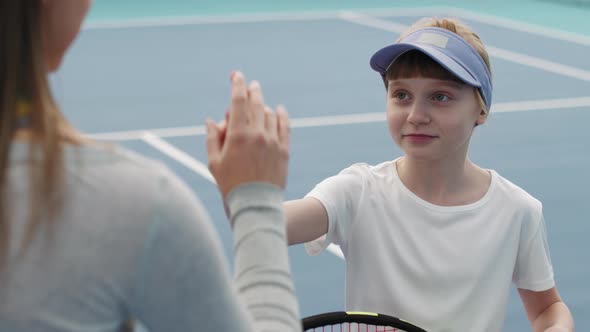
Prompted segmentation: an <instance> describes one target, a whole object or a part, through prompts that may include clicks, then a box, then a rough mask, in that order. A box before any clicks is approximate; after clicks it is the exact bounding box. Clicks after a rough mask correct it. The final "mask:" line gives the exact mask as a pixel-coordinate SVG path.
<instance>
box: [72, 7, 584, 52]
mask: <svg viewBox="0 0 590 332" xmlns="http://www.w3.org/2000/svg"><path fill="white" fill-rule="evenodd" d="M342 12H343V11H341V10H336V11H313V12H299V13H287V12H283V13H281V12H278V13H277V12H275V13H269V14H236V15H223V16H221V15H209V16H196V15H195V16H173V17H159V18H144V19H131V20H97V21H88V22H86V23H85V24H84V29H85V30H103V29H125V28H149V27H166V26H186V25H199V24H231V23H256V22H289V21H312V20H330V19H338V18H339V17H340V15H341V14H342ZM355 12H358V13H364V14H367V15H371V16H375V17H409V16H427V15H441V14H446V15H452V16H458V17H462V18H466V19H469V20H472V21H477V22H481V23H485V24H490V25H495V26H498V27H502V28H509V29H512V30H515V31H520V32H525V33H529V34H534V35H539V36H542V37H547V38H553V39H558V40H563V41H568V42H572V43H576V44H580V45H585V46H590V36H587V35H583V34H579V33H575V32H569V31H564V30H559V29H555V28H548V27H545V26H542V25H537V24H532V23H525V22H521V21H517V20H512V19H509V18H505V17H500V16H495V15H488V14H481V13H477V12H475V11H471V10H466V9H462V8H456V7H438V6H433V7H408V8H377V9H363V10H355Z"/></svg>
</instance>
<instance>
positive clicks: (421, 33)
mask: <svg viewBox="0 0 590 332" xmlns="http://www.w3.org/2000/svg"><path fill="white" fill-rule="evenodd" d="M411 50H418V51H420V52H422V53H424V54H426V55H428V56H429V57H431V58H432V59H433V60H434V61H436V62H437V63H438V64H440V65H441V66H442V67H444V68H445V69H447V70H448V71H450V72H451V73H453V74H454V75H455V76H457V78H459V79H460V80H461V81H463V82H465V83H466V84H468V85H471V86H473V87H475V88H478V89H479V91H480V92H481V95H482V97H483V100H484V102H485V104H486V106H487V107H488V110H489V109H490V107H491V106H492V89H493V88H492V78H491V74H490V72H489V71H488V68H487V66H486V64H485V62H484V61H483V59H482V58H481V56H480V55H479V53H477V51H476V50H475V48H474V47H473V46H471V45H470V44H469V43H468V42H467V41H465V39H463V38H462V37H461V36H459V35H458V34H456V33H453V32H451V31H449V30H447V29H443V28H434V27H431V28H422V29H419V30H417V31H414V32H412V33H411V34H409V35H407V36H406V37H405V38H404V39H402V40H400V41H399V42H397V43H395V44H392V45H389V46H386V47H384V48H382V49H380V50H379V51H377V52H376V53H375V54H373V56H372V57H371V61H370V64H371V68H373V70H375V71H377V72H378V73H379V74H381V77H382V78H383V80H385V73H386V72H387V70H388V69H389V67H390V66H391V65H392V64H393V63H394V62H395V60H396V59H397V58H398V57H399V56H400V55H402V54H404V53H405V52H408V51H411ZM385 84H386V85H387V82H385Z"/></svg>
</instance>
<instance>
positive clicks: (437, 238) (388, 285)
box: [285, 19, 573, 331]
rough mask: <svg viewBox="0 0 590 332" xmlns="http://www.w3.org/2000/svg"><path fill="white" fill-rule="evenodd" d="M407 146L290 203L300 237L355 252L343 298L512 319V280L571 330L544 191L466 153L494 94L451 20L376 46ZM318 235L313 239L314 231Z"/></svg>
mask: <svg viewBox="0 0 590 332" xmlns="http://www.w3.org/2000/svg"><path fill="white" fill-rule="evenodd" d="M371 67H372V68H373V69H374V70H376V71H377V72H378V73H379V74H380V75H381V77H382V79H383V81H384V83H385V86H386V90H387V123H388V126H389V131H390V134H391V137H392V138H393V141H394V142H395V143H396V144H397V145H398V146H399V147H400V148H401V149H402V150H403V151H404V156H403V157H400V158H398V159H395V160H393V161H388V162H384V163H382V164H379V165H375V166H373V165H367V164H355V165H352V166H350V167H348V168H346V169H345V170H343V171H341V172H340V173H339V174H338V175H336V176H333V177H330V178H328V179H326V180H324V181H322V182H321V183H320V184H318V185H317V186H316V187H315V188H314V189H313V190H312V191H311V192H310V193H309V194H308V195H307V196H306V197H305V198H303V199H299V200H294V201H289V202H287V203H285V212H286V215H287V227H288V231H287V233H288V238H289V243H290V244H297V243H307V244H306V247H307V249H308V252H310V253H311V254H318V253H319V252H321V251H322V250H324V249H325V248H326V247H327V246H328V245H329V244H330V243H335V244H338V245H340V247H341V248H342V251H343V253H344V255H345V257H346V310H352V311H373V312H382V313H385V314H394V315H396V316H399V317H402V318H405V319H408V320H410V321H412V322H414V323H416V324H417V325H419V326H421V327H423V328H425V329H426V330H430V331H502V328H503V324H504V320H505V313H506V307H507V303H508V298H509V289H510V285H511V283H514V284H515V285H516V287H518V290H519V293H520V296H521V298H522V302H523V304H524V306H525V308H526V311H527V314H528V317H529V319H530V322H531V324H532V326H533V328H534V330H535V331H573V320H572V317H571V315H570V313H569V310H568V308H567V307H566V305H565V304H564V303H563V302H561V300H560V297H559V294H558V292H557V289H556V287H555V282H554V278H553V270H552V265H551V261H550V258H549V251H548V249H547V245H546V233H545V224H544V220H543V214H542V207H541V203H540V202H539V201H537V200H536V199H535V198H533V197H532V196H530V195H529V194H528V193H526V192H525V191H524V190H522V189H521V188H519V187H517V186H516V185H514V184H513V183H511V182H510V181H508V180H507V179H505V178H503V177H502V176H501V175H500V174H498V173H497V172H495V171H494V170H489V169H483V168H481V167H479V166H477V165H475V164H474V163H473V162H471V161H470V160H469V159H468V158H467V151H468V147H469V142H470V139H471V135H472V133H473V130H474V128H475V127H477V126H478V125H482V124H484V123H485V121H486V118H487V116H488V113H489V110H490V106H491V102H492V80H491V76H492V75H491V69H490V64H489V58H488V55H487V52H486V50H485V48H484V45H483V43H482V42H481V40H480V39H479V37H478V36H477V35H476V34H475V33H474V32H473V31H472V30H471V29H470V28H468V27H467V26H465V25H464V24H462V23H460V22H459V21H457V20H454V19H425V20H421V21H419V22H417V23H416V24H414V25H413V26H412V27H411V28H410V29H409V30H408V31H407V32H406V33H405V34H403V35H402V37H401V38H400V39H399V40H398V41H397V42H396V43H395V44H393V45H389V46H387V47H384V48H383V49H381V50H379V51H378V52H377V53H375V55H374V56H373V57H372V58H371ZM310 241H311V242H310Z"/></svg>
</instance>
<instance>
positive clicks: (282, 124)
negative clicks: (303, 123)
mask: <svg viewBox="0 0 590 332" xmlns="http://www.w3.org/2000/svg"><path fill="white" fill-rule="evenodd" d="M277 125H278V135H279V143H280V144H281V145H283V146H289V142H290V140H291V124H290V123H289V115H288V114H287V110H286V109H285V107H284V106H283V105H280V106H278V107H277Z"/></svg>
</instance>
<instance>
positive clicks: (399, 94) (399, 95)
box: [393, 91, 410, 100]
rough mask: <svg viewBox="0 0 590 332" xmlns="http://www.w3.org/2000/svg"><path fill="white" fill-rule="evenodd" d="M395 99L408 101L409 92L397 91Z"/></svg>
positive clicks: (394, 95)
mask: <svg viewBox="0 0 590 332" xmlns="http://www.w3.org/2000/svg"><path fill="white" fill-rule="evenodd" d="M393 97H394V98H395V99H399V100H406V99H408V98H409V97H410V96H409V95H408V93H407V92H405V91H397V92H395V93H394V94H393Z"/></svg>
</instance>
